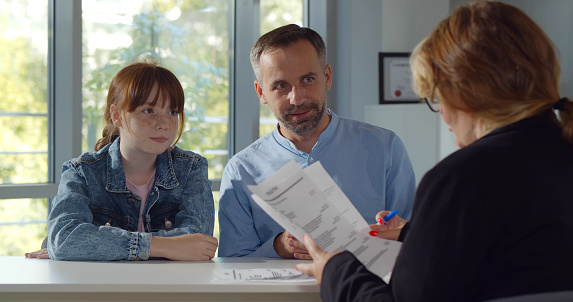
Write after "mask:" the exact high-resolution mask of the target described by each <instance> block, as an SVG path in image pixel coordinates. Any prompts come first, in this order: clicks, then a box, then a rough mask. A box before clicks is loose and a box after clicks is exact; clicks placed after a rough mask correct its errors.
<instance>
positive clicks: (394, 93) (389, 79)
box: [378, 52, 420, 104]
mask: <svg viewBox="0 0 573 302" xmlns="http://www.w3.org/2000/svg"><path fill="white" fill-rule="evenodd" d="M378 70H379V84H378V85H379V87H380V104H392V103H418V102H419V101H420V98H419V97H418V96H417V95H416V94H415V93H414V91H413V89H412V71H411V69H410V53H407V52H381V53H379V54H378Z"/></svg>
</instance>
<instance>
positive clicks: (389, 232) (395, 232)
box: [370, 211, 407, 240]
mask: <svg viewBox="0 0 573 302" xmlns="http://www.w3.org/2000/svg"><path fill="white" fill-rule="evenodd" d="M388 214H390V211H381V212H378V214H376V221H378V222H379V223H380V224H371V225H370V229H371V230H372V231H371V232H370V235H372V236H376V237H380V238H384V239H389V240H398V237H400V232H401V231H402V227H404V225H405V224H406V222H407V221H406V220H404V219H403V218H402V217H400V216H398V215H395V216H394V217H392V218H391V219H390V220H388V221H387V222H386V223H384V217H386V215H388Z"/></svg>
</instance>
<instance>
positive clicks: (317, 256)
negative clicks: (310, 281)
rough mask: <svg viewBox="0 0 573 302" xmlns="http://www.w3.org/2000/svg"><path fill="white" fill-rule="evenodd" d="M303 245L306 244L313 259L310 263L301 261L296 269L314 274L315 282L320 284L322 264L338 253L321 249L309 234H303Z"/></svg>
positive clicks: (306, 273)
mask: <svg viewBox="0 0 573 302" xmlns="http://www.w3.org/2000/svg"><path fill="white" fill-rule="evenodd" d="M304 245H305V246H306V248H307V250H308V252H309V254H310V256H311V257H312V259H313V260H314V261H313V262H312V263H301V264H297V265H296V269H297V270H299V271H300V272H301V273H303V274H305V275H308V276H311V277H312V276H314V277H315V278H316V283H318V285H320V283H321V282H322V271H323V270H324V266H325V265H326V263H327V262H328V260H330V258H332V257H333V256H334V255H336V254H338V253H340V252H336V253H327V252H325V251H323V250H322V249H321V248H320V247H319V246H318V245H317V244H316V243H315V242H314V240H312V238H310V236H307V235H304Z"/></svg>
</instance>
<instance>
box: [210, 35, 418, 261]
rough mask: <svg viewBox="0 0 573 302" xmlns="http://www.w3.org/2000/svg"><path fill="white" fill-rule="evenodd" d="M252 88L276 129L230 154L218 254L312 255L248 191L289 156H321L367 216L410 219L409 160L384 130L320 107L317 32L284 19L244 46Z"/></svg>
mask: <svg viewBox="0 0 573 302" xmlns="http://www.w3.org/2000/svg"><path fill="white" fill-rule="evenodd" d="M251 64H252V66H253V70H254V72H255V75H256V78H257V79H256V81H255V90H256V92H257V95H258V97H259V99H260V101H261V102H262V103H263V104H266V105H269V106H270V108H271V110H272V112H273V114H274V116H275V117H276V118H277V120H278V125H277V128H276V129H275V130H274V131H272V132H271V133H269V134H267V135H265V136H264V137H261V138H260V139H258V140H257V141H255V142H254V143H252V144H251V145H250V146H248V147H247V148H245V149H244V150H242V151H241V152H239V153H237V154H236V155H235V156H234V157H233V158H231V159H230V160H229V162H228V163H227V166H226V167H225V171H224V173H223V179H222V181H221V191H220V192H221V197H220V201H219V227H220V238H219V254H218V255H219V256H220V257H237V256H239V257H240V256H250V257H279V256H280V257H285V258H298V259H311V258H310V255H308V251H307V250H306V248H305V247H304V244H302V243H301V242H299V241H298V240H296V239H295V238H294V237H293V236H292V235H290V234H289V233H288V232H286V231H284V229H283V228H282V227H281V226H280V225H279V224H277V223H276V222H275V221H274V220H273V219H272V218H270V217H269V216H268V215H267V214H266V213H265V212H264V211H263V210H262V209H261V208H260V207H259V206H258V205H257V204H256V203H255V202H254V201H253V200H252V199H251V197H250V195H251V192H250V191H249V190H248V188H247V185H254V184H259V183H261V182H262V181H264V180H265V179H266V178H267V177H269V176H270V175H272V174H273V173H274V172H276V171H277V170H278V169H280V168H281V167H282V166H283V165H285V164H286V163H287V162H289V161H291V160H293V159H294V160H295V161H296V163H297V164H298V165H299V166H300V167H301V168H305V167H307V166H308V165H310V164H312V163H314V162H316V161H320V162H321V164H322V165H323V166H324V169H325V170H326V171H327V172H328V173H329V174H330V176H331V177H332V178H333V179H334V181H335V182H336V183H337V184H338V186H339V187H340V188H341V189H342V191H343V192H344V193H345V194H346V196H347V197H348V198H349V199H350V200H351V201H352V203H353V204H354V206H355V207H356V208H357V209H358V211H359V212H360V214H362V216H363V217H364V218H365V219H366V221H367V222H368V223H371V224H374V223H376V222H375V221H374V218H375V215H376V213H378V212H379V211H381V210H384V209H386V210H394V209H398V210H399V213H400V216H401V217H404V218H405V219H409V217H410V214H411V211H412V202H413V199H414V192H415V177H414V171H413V169H412V165H411V163H410V159H409V158H408V154H407V153H406V150H405V148H404V145H403V144H402V142H401V141H400V139H399V138H398V137H397V136H396V135H395V134H394V133H393V132H391V131H388V130H386V129H382V128H379V127H375V126H372V125H369V124H366V123H363V122H359V121H354V120H349V119H345V118H341V117H338V116H337V115H335V114H334V113H333V112H332V111H330V109H327V108H326V92H327V91H328V90H329V89H330V86H331V84H332V71H331V68H330V66H329V65H328V64H326V47H325V45H324V42H323V40H322V38H321V37H320V35H318V34H317V33H316V32H315V31H313V30H311V29H309V28H301V27H299V26H297V25H294V24H291V25H286V26H283V27H279V28H277V29H275V30H273V31H271V32H269V33H267V34H265V35H263V36H261V37H260V38H259V40H258V41H257V42H256V43H255V46H253V49H252V50H251Z"/></svg>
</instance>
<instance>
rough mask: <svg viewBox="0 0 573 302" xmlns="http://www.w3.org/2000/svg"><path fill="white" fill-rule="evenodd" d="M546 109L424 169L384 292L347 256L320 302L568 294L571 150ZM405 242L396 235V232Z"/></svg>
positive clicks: (328, 278)
mask: <svg viewBox="0 0 573 302" xmlns="http://www.w3.org/2000/svg"><path fill="white" fill-rule="evenodd" d="M556 123H557V122H556V118H555V114H554V113H553V112H552V111H547V112H545V113H544V114H542V115H539V116H536V117H532V118H528V119H524V120H521V121H519V122H516V123H514V124H511V125H508V126H504V127H501V128H498V129H496V130H494V131H492V132H490V133H489V134H488V135H486V136H484V137H482V138H481V139H479V140H477V141H476V142H474V143H472V144H471V145H469V146H467V147H465V148H462V149H460V150H458V151H457V152H455V153H453V154H451V155H450V156H448V157H447V158H445V159H444V160H443V161H441V162H440V163H438V164H437V165H436V166H435V167H434V168H433V169H432V170H430V171H429V172H428V173H427V174H426V175H425V176H424V178H423V179H422V181H421V182H420V185H419V187H418V190H417V192H416V198H415V202H414V210H413V214H412V219H411V222H410V223H408V224H407V226H406V228H405V230H403V231H402V233H406V235H405V236H401V237H404V238H405V239H404V243H403V245H402V249H401V251H400V254H399V256H398V259H397V261H396V264H395V267H394V271H393V274H392V280H391V283H390V286H388V285H386V284H385V283H384V282H383V281H382V280H381V279H380V278H378V277H376V276H375V275H373V274H371V273H370V272H369V271H368V270H366V269H365V268H364V266H362V265H361V264H360V263H359V262H358V261H357V260H356V258H354V256H352V255H351V254H350V253H348V252H345V253H342V254H340V255H337V256H335V257H333V258H332V259H331V260H330V261H329V262H328V263H327V265H326V267H325V270H324V273H323V281H322V286H321V295H322V298H323V300H324V301H351V300H352V301H394V300H395V301H481V300H488V299H493V298H499V297H506V296H515V295H521V294H528V293H538V292H547V291H558V290H572V289H573V147H572V146H571V145H570V144H568V143H566V142H565V141H564V140H563V139H562V137H561V132H560V128H559V127H558V126H557V124H556ZM402 235H404V234H402Z"/></svg>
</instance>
